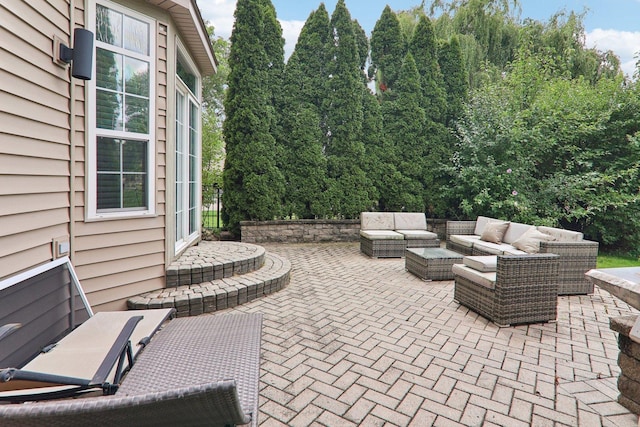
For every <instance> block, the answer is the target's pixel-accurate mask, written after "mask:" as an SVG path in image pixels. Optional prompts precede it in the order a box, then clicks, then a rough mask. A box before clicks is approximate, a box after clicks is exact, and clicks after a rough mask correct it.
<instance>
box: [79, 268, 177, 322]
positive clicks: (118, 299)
mask: <svg viewBox="0 0 640 427" xmlns="http://www.w3.org/2000/svg"><path fill="white" fill-rule="evenodd" d="M141 275H142V276H145V277H153V276H154V275H157V277H155V278H151V279H147V280H143V281H140V282H133V283H126V284H125V285H123V286H120V287H117V288H110V289H103V290H102V291H99V292H94V293H92V294H90V296H88V297H87V298H88V299H89V303H90V304H91V306H92V307H93V310H94V311H96V312H98V311H108V310H126V309H127V299H128V298H131V297H133V296H136V295H140V294H144V293H147V292H152V291H156V290H158V289H162V287H163V286H164V269H160V268H157V267H156V268H154V269H145V270H143V271H141Z"/></svg>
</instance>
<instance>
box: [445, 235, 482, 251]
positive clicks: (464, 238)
mask: <svg viewBox="0 0 640 427" xmlns="http://www.w3.org/2000/svg"><path fill="white" fill-rule="evenodd" d="M449 240H450V241H452V242H453V243H457V244H458V245H460V246H464V247H465V248H472V247H473V244H474V243H476V242H478V241H479V240H480V236H476V235H473V234H452V235H451V236H449Z"/></svg>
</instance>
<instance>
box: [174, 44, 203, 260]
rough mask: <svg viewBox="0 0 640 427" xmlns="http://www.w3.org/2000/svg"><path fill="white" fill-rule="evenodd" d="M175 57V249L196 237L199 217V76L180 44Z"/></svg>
mask: <svg viewBox="0 0 640 427" xmlns="http://www.w3.org/2000/svg"><path fill="white" fill-rule="evenodd" d="M177 52H178V54H177V57H176V123H175V129H176V139H175V141H176V144H175V183H176V187H175V197H176V199H175V200H176V203H175V241H176V252H178V251H180V250H181V249H183V248H184V247H185V246H186V245H188V244H189V243H190V242H192V241H193V240H195V239H196V238H197V237H198V234H199V231H200V217H201V202H200V198H201V190H200V182H201V170H200V169H201V166H200V163H201V160H200V158H201V141H202V139H201V132H200V114H201V113H200V101H199V99H200V93H201V87H200V85H201V79H200V75H199V73H198V72H197V69H196V67H195V65H194V64H193V62H192V61H191V59H190V58H189V56H188V54H187V53H186V50H185V49H184V47H183V45H182V43H180V42H179V41H178V42H177Z"/></svg>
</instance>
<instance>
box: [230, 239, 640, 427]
mask: <svg viewBox="0 0 640 427" xmlns="http://www.w3.org/2000/svg"><path fill="white" fill-rule="evenodd" d="M265 248H266V249H267V251H268V252H272V253H275V254H277V255H280V256H284V257H286V258H287V259H289V260H290V261H291V263H292V266H293V269H292V273H291V283H290V284H289V286H288V287H287V288H285V289H283V290H282V291H280V292H277V293H275V294H272V295H269V296H267V297H264V298H262V299H258V300H255V301H253V302H250V303H248V304H245V305H242V306H239V307H236V308H235V309H234V310H237V311H243V312H256V311H258V312H262V313H264V331H263V351H262V366H261V370H262V372H261V384H260V387H261V392H260V425H261V426H313V425H317V426H320V425H323V426H352V425H367V426H409V425H414V426H431V425H434V426H480V425H482V426H494V425H495V426H527V425H534V426H565V425H566V426H637V425H638V421H637V417H636V416H635V415H633V414H630V413H629V412H628V411H627V410H626V409H625V408H624V407H622V406H621V405H619V404H618V403H617V402H616V399H617V395H618V391H617V388H616V381H617V375H618V373H619V370H618V367H617V364H616V359H617V356H618V348H617V344H616V335H615V334H614V333H613V332H612V331H611V330H610V329H609V317H612V316H617V315H620V314H629V313H630V312H631V309H630V308H629V307H628V306H627V305H626V304H625V303H623V302H621V301H619V300H617V299H616V298H614V297H612V296H610V295H609V294H608V293H606V292H604V291H600V290H599V289H596V292H595V294H593V295H588V296H571V297H560V298H559V300H558V321H557V322H555V323H548V324H535V325H528V326H517V327H508V328H498V327H496V326H495V325H494V324H492V323H490V322H488V321H487V320H485V319H484V318H482V317H480V316H478V315H477V314H475V313H474V312H471V311H469V310H468V309H466V308H464V307H462V306H460V305H458V304H457V303H456V302H454V301H453V282H452V281H446V282H424V281H422V280H420V279H418V278H417V277H415V276H413V275H412V274H410V273H408V272H406V271H405V269H404V259H370V258H368V257H366V256H364V255H362V254H360V252H359V248H358V245H357V244H355V243H332V244H317V245H311V244H298V245H291V244H287V245H285V244H281V245H265Z"/></svg>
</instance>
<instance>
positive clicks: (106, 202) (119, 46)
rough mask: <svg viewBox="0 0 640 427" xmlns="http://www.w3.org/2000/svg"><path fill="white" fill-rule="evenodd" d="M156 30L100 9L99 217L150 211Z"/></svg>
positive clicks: (98, 25) (125, 16) (97, 141)
mask: <svg viewBox="0 0 640 427" xmlns="http://www.w3.org/2000/svg"><path fill="white" fill-rule="evenodd" d="M151 28H152V26H151V25H150V21H149V22H145V21H144V20H141V19H137V18H134V17H132V16H129V15H128V14H127V13H126V12H120V11H118V10H114V9H110V8H109V7H107V6H104V5H100V4H98V5H96V29H95V30H96V41H97V42H99V45H98V46H97V47H96V80H95V84H96V128H97V136H96V156H97V158H96V175H97V176H96V183H97V188H96V192H97V194H96V208H97V211H100V210H118V209H126V210H144V209H149V189H150V185H151V183H150V182H149V164H148V163H149V159H150V158H151V157H150V153H149V150H150V147H151V144H150V143H149V138H150V137H151V133H152V132H151V129H150V125H151V120H150V114H151V96H152V94H153V91H152V86H151V75H150V73H151V70H152V67H151V64H152V61H153V57H152V56H151V54H150V51H151V48H150V40H151V36H152V35H151ZM128 52H130V55H129V54H128ZM134 56H135V58H134ZM100 129H106V130H108V131H115V132H117V133H118V137H113V132H110V134H109V135H110V136H105V135H104V132H102V134H101V131H100ZM133 134H135V135H133ZM129 135H131V136H133V138H129V137H128V136H129ZM144 135H148V138H147V139H141V136H144Z"/></svg>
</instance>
